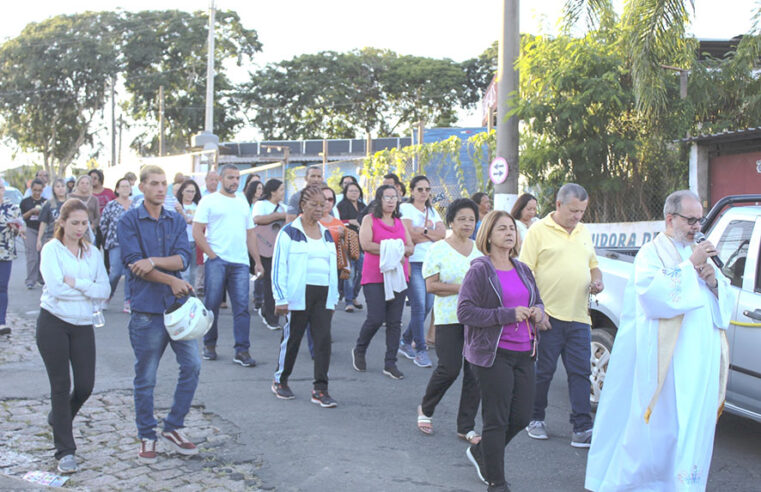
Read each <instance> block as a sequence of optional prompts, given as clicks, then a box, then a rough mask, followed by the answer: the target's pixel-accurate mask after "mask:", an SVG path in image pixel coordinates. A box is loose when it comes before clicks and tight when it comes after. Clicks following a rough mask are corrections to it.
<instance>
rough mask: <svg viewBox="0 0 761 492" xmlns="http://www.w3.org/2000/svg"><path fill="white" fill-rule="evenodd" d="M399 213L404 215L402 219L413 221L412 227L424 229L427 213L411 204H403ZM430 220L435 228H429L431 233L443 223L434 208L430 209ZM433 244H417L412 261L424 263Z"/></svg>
mask: <svg viewBox="0 0 761 492" xmlns="http://www.w3.org/2000/svg"><path fill="white" fill-rule="evenodd" d="M399 212H400V213H401V214H402V219H409V220H410V221H412V225H413V226H414V227H423V226H424V225H425V212H424V211H423V212H421V211H420V210H418V209H417V208H415V206H414V205H413V204H411V203H402V204H401V205H399ZM428 220H430V221H431V222H432V223H433V227H429V228H428V230H429V231H430V230H431V229H433V228H434V227H436V224H437V223H439V222H443V221H442V220H441V217H440V216H439V213H438V212H436V210H434V209H433V208H430V207H429V208H428ZM432 244H433V243H432V242H431V241H424V242H422V243H417V244H416V245H415V252H414V253H413V254H412V256H410V261H411V262H415V261H419V262H422V261H423V260H425V255H426V253H428V248H430V247H431V245H432Z"/></svg>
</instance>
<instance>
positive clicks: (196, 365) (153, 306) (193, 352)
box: [117, 165, 201, 462]
mask: <svg viewBox="0 0 761 492" xmlns="http://www.w3.org/2000/svg"><path fill="white" fill-rule="evenodd" d="M140 191H141V192H142V193H143V194H144V201H143V203H142V204H141V205H140V206H139V207H136V208H133V209H131V210H128V211H127V212H125V213H124V215H123V216H122V218H121V219H120V220H119V224H118V226H117V234H118V237H119V243H120V244H121V245H122V261H123V262H124V265H125V267H127V268H129V269H130V271H131V272H132V275H131V276H130V279H129V282H130V292H132V293H133V294H132V299H131V308H132V313H131V315H130V322H129V337H130V342H131V344H132V349H133V351H134V352H135V381H134V394H135V421H136V424H137V430H138V436H139V438H140V451H139V452H138V458H139V459H140V460H141V461H145V462H153V461H155V460H156V439H157V434H156V425H157V424H158V422H156V418H155V417H154V414H153V411H154V408H153V388H154V387H155V386H156V371H157V370H158V365H159V361H160V360H161V356H162V354H163V353H164V350H165V349H166V346H167V345H171V347H172V350H173V351H174V353H175V354H176V356H177V360H178V361H179V364H180V376H179V379H178V381H177V388H176V389H175V393H174V401H173V402H172V408H171V409H170V411H169V415H167V416H166V417H165V418H164V420H163V422H164V430H163V432H161V434H160V436H161V438H162V439H163V440H164V442H165V443H166V444H167V447H168V448H171V449H172V450H174V451H176V452H178V453H180V454H183V455H193V454H197V453H198V449H197V448H196V446H195V445H194V444H193V443H192V442H190V441H189V440H188V439H187V438H186V437H185V436H184V435H183V434H182V432H181V431H180V429H182V427H183V424H184V419H185V416H186V415H187V413H188V412H189V411H190V404H191V402H192V401H193V395H194V394H195V391H196V387H197V386H198V377H199V374H200V372H201V357H200V355H199V353H198V345H197V342H196V341H195V340H172V339H170V337H169V334H168V333H167V330H166V327H165V325H164V312H165V311H166V310H167V308H169V307H170V306H172V305H173V304H175V302H176V300H177V298H181V297H185V296H187V295H188V294H189V293H190V292H191V291H192V290H193V288H192V287H191V285H190V284H189V283H187V282H185V281H184V280H182V279H181V278H180V275H179V273H180V272H181V271H183V270H185V269H186V268H187V267H188V265H189V264H190V262H191V261H194V255H193V254H192V253H191V251H190V243H188V236H187V232H186V223H185V219H184V218H183V217H182V216H180V214H178V213H177V212H175V211H173V210H167V209H166V208H164V207H163V204H164V198H165V197H166V191H167V182H166V175H165V174H164V171H163V170H162V169H161V168H160V167H158V166H152V165H149V166H145V167H143V169H142V170H141V171H140Z"/></svg>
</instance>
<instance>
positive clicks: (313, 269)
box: [307, 236, 335, 285]
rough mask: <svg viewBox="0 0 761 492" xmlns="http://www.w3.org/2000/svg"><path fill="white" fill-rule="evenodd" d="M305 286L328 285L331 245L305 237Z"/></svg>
mask: <svg viewBox="0 0 761 492" xmlns="http://www.w3.org/2000/svg"><path fill="white" fill-rule="evenodd" d="M307 247H308V248H309V256H308V259H307V264H308V265H309V268H307V285H330V253H331V251H330V248H334V247H335V246H333V245H332V244H329V243H325V242H323V240H322V239H312V238H311V237H309V236H307Z"/></svg>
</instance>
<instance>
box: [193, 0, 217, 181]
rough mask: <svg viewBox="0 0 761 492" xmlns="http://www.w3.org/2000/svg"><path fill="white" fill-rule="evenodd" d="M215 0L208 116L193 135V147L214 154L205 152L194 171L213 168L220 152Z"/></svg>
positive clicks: (208, 69) (211, 16)
mask: <svg viewBox="0 0 761 492" xmlns="http://www.w3.org/2000/svg"><path fill="white" fill-rule="evenodd" d="M215 12H216V11H215V7H214V0H210V2H209V39H208V42H207V44H208V49H209V52H208V54H207V58H206V118H205V121H204V131H202V132H200V133H198V134H196V135H193V138H192V145H193V147H202V148H203V149H204V150H209V151H214V154H213V155H209V153H204V154H203V155H202V156H201V158H200V159H199V160H198V161H197V162H195V163H194V166H196V164H197V167H196V168H195V169H194V171H200V172H207V171H209V170H210V169H212V168H213V166H214V165H215V163H216V162H217V157H216V156H217V153H218V152H219V137H218V136H216V135H214V16H215Z"/></svg>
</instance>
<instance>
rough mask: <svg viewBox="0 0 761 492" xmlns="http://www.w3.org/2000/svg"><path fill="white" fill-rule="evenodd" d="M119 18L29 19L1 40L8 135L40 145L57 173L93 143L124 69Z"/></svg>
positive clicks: (1, 107)
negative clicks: (110, 85) (110, 84)
mask: <svg viewBox="0 0 761 492" xmlns="http://www.w3.org/2000/svg"><path fill="white" fill-rule="evenodd" d="M116 19H117V16H116V15H115V14H113V13H110V12H98V13H94V12H86V13H84V14H77V15H62V16H58V17H54V18H52V19H48V20H46V21H44V22H40V23H32V24H29V25H28V26H26V28H24V30H23V31H22V32H21V35H19V36H18V37H16V38H14V39H11V40H9V41H7V42H5V43H4V44H3V45H2V46H0V115H2V126H1V131H2V135H3V137H5V138H7V139H10V140H12V141H14V142H16V144H17V145H18V147H19V148H21V149H22V150H24V151H26V152H39V153H40V154H41V155H42V159H43V164H44V166H45V168H46V169H48V170H50V171H53V172H55V173H56V174H62V173H63V171H64V169H65V168H66V166H68V165H69V164H70V163H71V161H72V160H73V159H74V158H75V157H77V155H78V153H79V149H80V148H81V147H82V146H83V145H84V144H85V143H92V140H93V127H92V122H93V118H94V117H95V115H96V113H97V112H98V111H99V110H100V109H101V108H102V107H103V104H104V102H105V98H106V81H107V80H109V79H110V78H111V76H112V75H113V74H115V73H116V72H117V70H118V58H119V56H118V55H119V49H118V45H117V43H115V42H114V41H115V29H114V25H115V24H116Z"/></svg>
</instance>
